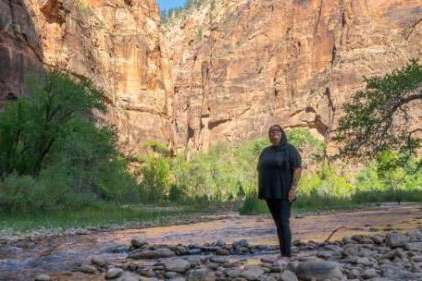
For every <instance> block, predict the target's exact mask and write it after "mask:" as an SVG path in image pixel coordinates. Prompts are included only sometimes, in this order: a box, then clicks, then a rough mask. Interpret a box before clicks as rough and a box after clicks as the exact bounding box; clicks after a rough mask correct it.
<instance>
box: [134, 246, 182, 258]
mask: <svg viewBox="0 0 422 281" xmlns="http://www.w3.org/2000/svg"><path fill="white" fill-rule="evenodd" d="M175 255H176V254H175V253H174V252H173V251H172V250H170V249H169V248H158V249H155V250H149V249H139V250H135V251H132V252H131V253H130V254H129V255H128V258H130V259H158V258H169V257H173V256H175Z"/></svg>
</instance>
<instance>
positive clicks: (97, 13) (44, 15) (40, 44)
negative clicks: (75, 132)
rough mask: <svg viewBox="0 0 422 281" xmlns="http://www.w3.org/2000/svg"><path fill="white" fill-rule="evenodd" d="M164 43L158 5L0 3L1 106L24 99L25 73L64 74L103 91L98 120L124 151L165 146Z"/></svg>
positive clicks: (65, 0) (82, 0)
mask: <svg viewBox="0 0 422 281" xmlns="http://www.w3.org/2000/svg"><path fill="white" fill-rule="evenodd" d="M161 37H162V36H161V31H160V18H159V10H158V7H157V4H156V2H155V0H143V1H137V0H113V1H107V0H0V63H1V68H0V93H1V96H0V101H4V100H5V99H10V98H16V97H18V96H20V95H22V94H24V84H25V75H27V73H29V72H32V71H40V70H41V69H51V68H56V69H60V70H65V71H67V72H69V73H71V74H73V75H74V76H76V77H78V76H80V77H87V78H90V79H91V80H93V82H94V84H95V85H96V86H97V87H98V88H101V89H103V90H104V91H105V93H106V101H107V104H108V109H109V110H108V113H107V114H106V115H105V116H99V117H100V119H101V120H103V121H105V122H108V123H109V124H112V125H114V126H115V127H116V129H117V131H118V133H119V144H120V148H121V150H122V151H123V152H124V153H126V154H134V153H137V152H139V151H140V150H142V144H143V142H144V141H145V140H148V139H157V140H160V141H162V142H165V143H170V142H171V139H172V137H171V135H170V133H171V130H170V129H169V128H170V127H169V126H170V121H169V120H170V117H169V112H170V110H169V108H168V107H169V105H170V103H169V102H168V97H169V94H168V92H169V91H168V90H167V89H169V88H171V86H168V83H169V74H170V71H169V68H168V66H167V65H166V63H165V61H164V60H163V57H162V54H161V47H160V46H161V40H162V38H161ZM170 95H171V94H170Z"/></svg>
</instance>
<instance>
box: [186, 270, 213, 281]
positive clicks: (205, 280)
mask: <svg viewBox="0 0 422 281" xmlns="http://www.w3.org/2000/svg"><path fill="white" fill-rule="evenodd" d="M215 280H216V277H215V274H214V272H212V271H210V270H208V269H206V268H200V269H193V270H191V271H189V273H188V274H187V277H186V281H215Z"/></svg>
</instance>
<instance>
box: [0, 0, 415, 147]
mask: <svg viewBox="0 0 422 281" xmlns="http://www.w3.org/2000/svg"><path fill="white" fill-rule="evenodd" d="M202 2H204V4H202V6H201V8H200V9H198V10H195V11H189V12H188V14H189V15H188V16H186V17H183V18H178V19H175V20H173V21H170V23H169V24H168V25H166V26H165V27H164V28H163V29H161V28H160V19H159V11H158V8H157V4H156V1H155V0H144V1H133V0H131V1H129V0H75V1H71V0H0V66H1V67H0V106H1V104H2V103H3V102H4V100H6V99H15V98H16V97H18V96H20V95H22V94H23V93H24V84H25V74H26V73H28V72H31V71H36V72H40V71H41V70H42V69H46V68H50V67H56V68H59V69H62V70H66V71H68V72H70V73H72V74H74V75H75V76H84V77H88V78H90V79H92V80H93V81H94V83H95V85H97V86H98V87H100V88H102V89H104V90H105V92H106V94H107V103H108V105H109V112H108V113H107V114H106V115H105V116H100V117H101V118H100V119H101V120H102V121H104V122H108V123H110V124H113V125H115V126H116V128H117V130H118V132H119V143H120V148H121V150H122V152H124V153H126V154H134V153H138V152H139V150H141V149H142V143H143V142H145V141H146V140H150V139H156V140H160V141H162V142H164V143H167V144H169V145H170V146H172V145H173V144H174V145H175V148H176V149H179V150H182V149H186V150H187V151H198V150H206V149H207V148H208V147H209V146H210V145H211V144H213V143H216V142H221V141H229V142H235V141H239V140H244V139H249V138H255V137H258V136H265V135H266V130H267V128H268V126H269V125H270V124H272V123H280V124H282V125H283V126H285V127H295V126H303V127H310V128H313V130H314V131H315V132H316V133H318V134H319V135H320V136H322V137H323V138H329V137H330V132H331V131H332V130H333V129H335V127H336V123H337V121H338V118H339V116H340V115H341V105H342V104H343V103H344V101H345V100H347V99H348V98H349V97H350V95H351V94H352V93H353V92H355V91H356V90H358V89H360V88H361V87H362V86H363V85H364V82H363V76H364V75H365V76H373V75H381V74H384V73H386V72H389V71H391V70H392V69H395V68H397V67H399V66H402V65H404V64H405V63H406V62H408V60H409V59H410V58H422V7H421V5H420V0H406V1H404V0H379V1H366V0H344V1H336V0H287V1H282V0H209V1H202ZM167 58H168V59H167ZM170 65H171V67H170ZM418 114H419V115H418ZM418 114H417V113H414V114H413V115H412V116H413V117H414V118H415V120H413V121H410V122H413V123H415V124H420V122H421V120H422V116H421V114H422V113H421V112H420V111H419V113H418ZM418 118H419V119H418ZM414 121H416V122H414ZM418 122H419V123H418ZM419 127H420V126H419Z"/></svg>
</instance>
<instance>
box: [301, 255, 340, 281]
mask: <svg viewBox="0 0 422 281" xmlns="http://www.w3.org/2000/svg"><path fill="white" fill-rule="evenodd" d="M296 275H297V277H298V278H299V279H303V280H316V281H323V280H326V279H330V280H342V279H343V278H344V277H343V273H342V272H341V270H340V266H339V265H338V264H337V263H335V262H327V261H321V260H309V261H304V262H300V263H299V264H298V266H297V268H296Z"/></svg>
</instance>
